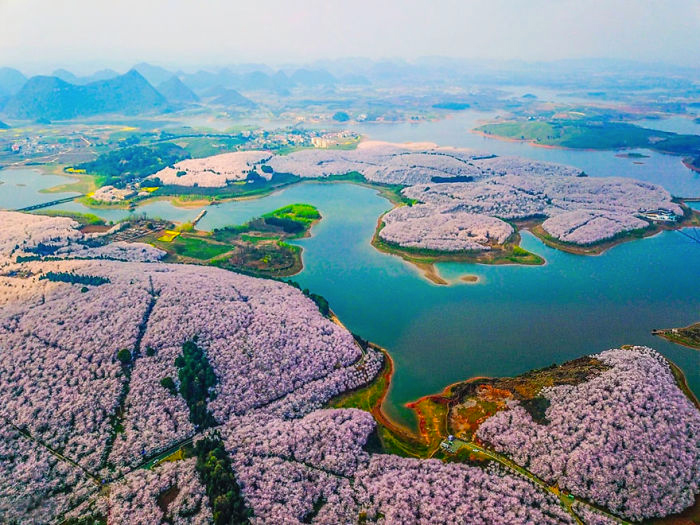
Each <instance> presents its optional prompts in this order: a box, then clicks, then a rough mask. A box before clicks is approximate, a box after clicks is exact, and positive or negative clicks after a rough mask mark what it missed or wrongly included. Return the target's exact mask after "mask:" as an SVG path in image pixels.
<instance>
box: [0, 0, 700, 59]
mask: <svg viewBox="0 0 700 525" xmlns="http://www.w3.org/2000/svg"><path fill="white" fill-rule="evenodd" d="M433 55H439V56H448V57H462V58H469V59H521V60H527V61H532V60H552V59H561V58H591V57H604V58H629V59H635V60H643V61H664V62H672V63H676V64H686V65H692V66H700V0H653V1H652V0H461V1H460V0H386V1H383V0H340V1H336V0H245V1H240V0H226V1H225V0H196V1H195V0H191V1H184V0H0V66H2V65H9V66H15V67H21V68H23V69H25V70H29V71H31V70H39V69H42V68H48V69H53V68H54V67H75V68H77V69H81V68H82V69H87V70H90V69H96V68H100V67H116V68H120V67H121V68H123V67H125V66H128V65H130V64H133V63H135V62H140V61H148V62H152V63H156V64H160V65H164V66H183V67H187V66H194V65H225V64H235V63H244V62H267V63H271V64H281V63H285V62H296V63H304V62H311V61H313V60H316V59H319V58H340V57H349V56H363V57H369V58H389V57H401V58H406V59H409V60H410V59H412V58H417V57H420V56H433Z"/></svg>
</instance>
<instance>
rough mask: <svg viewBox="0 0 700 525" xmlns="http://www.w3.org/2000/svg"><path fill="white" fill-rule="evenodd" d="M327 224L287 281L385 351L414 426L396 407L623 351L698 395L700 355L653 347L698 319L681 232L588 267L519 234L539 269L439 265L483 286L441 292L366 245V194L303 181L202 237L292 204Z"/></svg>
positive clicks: (378, 203)
mask: <svg viewBox="0 0 700 525" xmlns="http://www.w3.org/2000/svg"><path fill="white" fill-rule="evenodd" d="M299 201H303V202H308V203H311V204H314V205H315V206H317V207H318V208H319V210H320V211H321V214H322V215H323V219H322V221H321V222H320V223H318V224H317V225H316V226H315V227H314V229H313V232H312V236H311V237H310V238H307V239H302V240H300V241H297V242H298V244H300V245H301V246H303V247H304V253H303V258H304V270H303V271H302V272H301V273H300V274H299V275H297V276H294V277H293V279H294V280H296V281H298V282H299V283H300V284H301V285H302V286H304V287H308V288H309V289H311V290H313V291H314V292H316V293H320V294H322V295H323V296H325V297H326V298H327V299H328V300H329V302H330V304H331V307H332V308H333V310H334V311H335V312H336V313H337V314H338V316H339V317H340V318H341V319H342V320H343V322H344V323H345V324H346V325H347V326H348V328H349V329H350V330H352V331H353V332H356V333H358V334H360V335H362V337H365V338H367V339H370V340H372V341H375V342H376V343H378V344H380V345H382V346H384V347H385V348H387V349H388V350H389V351H390V353H391V354H392V356H393V357H394V360H395V362H396V374H395V377H394V382H393V386H392V390H391V392H390V394H389V397H388V403H387V405H388V406H387V410H388V411H389V412H390V413H391V414H392V415H393V416H395V417H397V418H399V419H400V420H403V421H406V422H410V421H411V415H410V413H409V412H408V411H407V410H406V409H404V408H403V404H404V403H406V402H408V401H412V400H415V399H416V398H417V397H420V396H422V395H425V394H429V393H433V392H437V391H440V390H441V389H442V388H443V387H444V386H446V385H447V384H449V383H452V382H455V381H460V380H463V379H466V378H469V377H472V376H475V375H512V374H518V373H520V372H524V371H526V370H529V369H532V368H537V367H542V366H546V365H550V364H552V363H553V362H557V363H561V362H563V361H565V360H568V359H572V358H575V357H578V356H580V355H582V354H588V353H595V352H599V351H601V350H605V349H607V348H611V347H615V346H619V345H622V344H644V345H649V346H653V347H654V348H656V349H658V350H659V351H661V352H663V353H664V354H665V355H667V356H668V357H669V358H671V359H672V360H673V361H675V362H676V363H678V364H679V365H680V366H681V367H682V368H683V369H684V371H685V372H686V374H687V376H688V381H689V383H690V385H691V388H693V389H694V391H695V392H699V393H700V352H697V351H694V350H691V349H688V348H684V347H681V346H677V345H673V344H671V343H668V342H666V341H664V340H662V339H659V338H656V337H653V336H652V335H651V334H650V332H651V330H652V329H653V328H661V327H671V326H680V325H685V324H689V323H691V322H696V321H697V320H698V319H700V301H699V300H698V282H700V245H698V244H693V243H692V242H691V241H690V240H688V239H687V238H685V237H683V236H682V235H680V234H679V233H677V232H667V233H663V234H660V235H657V236H655V237H652V238H648V239H644V240H639V241H634V242H629V243H625V244H622V245H620V246H617V247H615V248H613V249H611V250H609V251H608V252H606V253H605V254H603V255H600V256H594V257H586V256H577V255H572V254H567V253H563V252H559V251H557V250H554V249H551V248H548V247H547V246H545V245H543V244H542V243H541V242H539V240H537V239H536V238H535V237H533V236H532V235H529V234H528V233H524V234H523V246H524V247H525V248H527V249H529V250H532V251H534V252H536V253H538V254H539V255H542V256H543V257H544V258H545V259H546V260H547V264H546V265H545V266H541V267H523V266H486V265H474V264H461V263H445V264H440V265H438V268H439V270H440V272H441V273H442V275H443V276H444V277H446V278H448V279H458V277H459V276H461V275H464V274H474V275H478V276H479V278H480V283H478V284H456V285H453V286H437V285H434V284H431V283H430V282H428V281H426V280H425V279H424V278H422V277H421V276H420V275H419V273H418V272H417V270H415V268H414V267H412V266H410V265H408V264H406V263H405V262H404V261H402V260H401V259H400V258H398V257H395V256H391V255H386V254H383V253H380V252H378V251H377V250H375V249H374V248H372V246H371V245H370V244H369V241H370V239H371V237H372V234H373V233H374V228H375V225H376V220H377V217H378V216H379V215H380V214H381V213H382V212H384V211H386V210H387V209H389V208H390V207H391V205H390V203H389V202H387V201H386V200H385V199H383V198H382V197H380V196H378V195H377V194H376V193H375V192H374V191H373V190H371V189H368V188H364V187H360V186H355V185H351V184H322V183H305V184H302V185H298V186H293V187H291V188H288V189H286V190H283V191H281V192H279V193H277V194H274V195H271V196H268V197H264V198H261V199H258V200H253V201H243V202H231V203H226V204H222V205H220V206H217V207H215V208H209V210H210V211H209V213H208V214H207V216H206V217H205V218H204V219H203V220H202V222H201V223H200V225H201V227H202V228H204V229H210V228H216V227H220V226H223V225H226V224H231V223H241V222H245V221H246V220H248V219H249V218H251V217H254V216H258V215H260V214H262V213H265V212H267V211H270V210H272V209H275V208H277V207H279V206H283V205H285V204H291V203H293V202H299Z"/></svg>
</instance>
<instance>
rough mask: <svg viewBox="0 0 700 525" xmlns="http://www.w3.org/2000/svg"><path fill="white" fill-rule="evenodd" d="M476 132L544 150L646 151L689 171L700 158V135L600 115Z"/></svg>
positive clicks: (505, 125)
mask: <svg viewBox="0 0 700 525" xmlns="http://www.w3.org/2000/svg"><path fill="white" fill-rule="evenodd" d="M475 131H476V132H478V133H482V134H484V135H487V136H489V137H495V138H504V139H509V140H523V141H528V142H532V143H533V144H535V145H541V146H552V147H563V148H575V149H602V150H605V149H627V148H645V149H650V150H654V151H658V152H661V153H668V154H672V155H680V156H683V157H686V161H685V162H686V164H687V165H689V167H691V166H695V164H694V160H693V159H695V158H696V157H697V156H698V155H699V154H700V136H698V135H681V134H678V133H671V132H669V131H660V130H655V129H648V128H643V127H640V126H636V125H635V124H631V123H629V122H615V121H613V120H611V119H609V118H599V117H598V116H597V115H593V116H592V117H590V118H587V117H585V116H584V117H580V118H570V115H567V116H565V117H563V118H547V117H546V116H544V115H543V116H538V117H531V118H526V119H518V120H505V121H501V122H494V123H490V124H485V125H483V126H479V127H478V128H476V130H475ZM632 155H633V157H632V158H634V157H636V155H634V154H632ZM638 158H639V157H638ZM691 169H692V168H691Z"/></svg>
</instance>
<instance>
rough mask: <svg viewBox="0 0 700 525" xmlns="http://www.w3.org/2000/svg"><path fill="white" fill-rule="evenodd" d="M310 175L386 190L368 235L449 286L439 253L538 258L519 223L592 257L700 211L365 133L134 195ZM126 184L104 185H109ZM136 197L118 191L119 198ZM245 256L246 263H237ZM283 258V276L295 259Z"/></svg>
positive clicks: (215, 196) (203, 168)
mask: <svg viewBox="0 0 700 525" xmlns="http://www.w3.org/2000/svg"><path fill="white" fill-rule="evenodd" d="M307 180H315V181H323V182H351V183H357V184H362V185H366V186H370V187H372V188H375V189H377V191H379V192H381V194H382V195H384V196H385V197H386V198H387V199H389V200H390V201H391V202H392V204H393V205H394V209H392V210H389V211H388V212H387V213H385V214H384V215H382V216H381V217H380V218H379V220H378V223H377V228H376V231H375V234H374V236H373V239H372V244H373V245H374V246H375V248H377V249H379V250H381V251H384V252H387V253H390V254H394V255H398V256H400V257H402V258H403V259H404V260H406V261H408V262H409V263H411V264H414V265H416V266H417V267H418V268H419V269H420V271H421V272H422V273H423V274H424V275H425V276H426V277H427V278H428V279H430V280H431V281H433V282H434V283H436V284H449V283H447V281H445V280H444V279H443V278H442V277H441V276H440V275H439V272H438V271H437V269H436V267H435V263H437V262H442V261H462V262H475V263H485V264H525V265H538V264H543V263H544V259H543V258H542V257H540V256H538V255H537V254H534V253H531V252H529V251H527V250H525V249H524V248H522V247H521V246H520V245H519V243H520V235H519V231H520V230H523V229H527V230H529V231H531V232H532V233H533V234H535V235H536V236H537V237H539V238H540V239H541V240H542V241H543V242H544V243H545V244H547V245H549V246H552V247H554V248H557V249H560V250H563V251H567V252H571V253H576V254H583V255H588V254H599V253H602V252H603V251H605V250H606V249H608V248H610V247H611V246H615V245H617V244H619V243H621V242H625V241H628V240H631V239H635V238H640V237H645V236H649V235H653V234H655V233H657V232H659V231H661V230H664V229H676V228H682V227H687V226H697V225H700V215H699V214H698V212H695V211H693V210H692V209H690V208H688V207H687V206H686V205H685V204H684V203H683V202H682V201H680V200H678V199H675V198H672V197H671V195H670V194H669V193H668V192H667V191H666V190H665V189H663V188H661V187H659V186H657V185H654V184H649V183H646V182H641V181H637V180H634V179H629V178H621V177H587V176H586V174H585V173H583V172H582V171H581V170H578V169H576V168H573V167H569V166H564V165H559V164H552V163H545V162H538V161H532V160H528V159H523V158H517V157H499V156H496V155H492V154H488V153H484V152H479V151H474V150H470V149H465V148H452V147H440V146H437V145H436V144H432V143H406V144H395V143H387V142H377V141H362V142H360V143H359V144H357V145H356V147H355V148H354V149H351V148H305V149H299V150H296V151H292V152H289V153H286V154H280V153H279V152H269V151H263V150H247V151H238V152H233V153H225V154H220V155H214V156H209V157H202V158H193V159H185V160H181V161H179V162H177V163H175V164H174V165H173V166H172V167H170V166H166V167H164V168H162V169H160V170H159V171H156V172H154V173H152V174H150V175H145V176H142V177H141V179H140V183H139V184H140V188H139V189H140V191H139V192H138V193H134V194H133V195H132V196H133V197H134V198H135V199H137V200H138V199H141V198H145V199H147V200H148V199H152V198H164V197H165V196H166V195H168V194H169V195H171V196H173V197H176V198H178V199H181V200H182V199H185V201H186V202H189V203H194V204H206V203H208V202H210V201H212V200H217V201H220V200H226V199H235V198H244V197H251V196H255V195H260V194H264V193H268V192H270V191H274V190H275V189H278V188H279V187H281V186H285V185H289V184H297V183H301V182H304V181H307ZM150 184H155V185H156V186H153V187H150V186H147V185H150ZM119 191H122V190H116V189H109V190H108V192H109V193H108V195H110V196H111V195H113V194H114V193H115V192H119ZM99 192H102V193H105V192H104V190H99ZM99 192H95V193H94V194H93V196H92V197H91V198H92V199H93V200H94V198H95V196H96V195H98V194H100V193H99ZM119 194H120V195H124V194H123V193H119ZM129 198H131V197H123V198H122V204H123V205H126V203H128V202H129ZM104 199H105V201H107V200H110V199H111V197H104ZM134 202H136V201H132V203H134ZM195 236H196V235H195V234H189V235H182V236H181V239H180V241H179V242H180V243H181V242H184V240H185V239H187V238H190V244H194V243H200V244H201V242H204V241H205V240H206V239H205V235H203V234H200V235H199V237H200V238H199V239H194V237H195ZM217 236H218V237H219V238H220V239H219V240H221V239H222V238H223V236H224V233H223V232H214V234H213V237H210V238H209V241H210V243H211V242H214V241H216V239H217ZM239 240H240V239H239ZM200 241H201V242H200ZM228 241H231V239H228ZM224 245H225V242H224V243H223V244H220V245H219V246H220V249H221V250H223V249H224ZM174 246H178V243H176V244H175V245H174ZM160 247H161V248H166V246H160ZM260 247H261V248H262V247H263V245H260ZM169 251H172V250H169ZM215 251H216V250H215ZM253 252H254V253H255V255H254V256H256V257H257V255H260V258H261V259H262V258H264V257H265V254H263V253H262V252H260V250H253ZM189 253H190V255H191V253H192V252H189ZM206 253H207V254H208V253H209V252H206ZM221 253H223V252H221ZM187 254H188V252H187V251H181V252H180V253H179V255H182V256H187ZM212 257H213V255H212V256H211V257H203V258H205V259H211V258H212ZM243 257H244V258H245V257H246V256H243ZM200 258H201V257H200ZM287 260H289V258H287ZM243 266H245V265H244V264H243V263H242V262H240V261H239V262H238V263H234V266H233V267H235V268H241V267H243ZM288 268H291V269H289V270H285V269H280V271H279V272H277V275H285V274H292V273H294V269H296V271H298V269H299V268H298V265H297V266H294V265H289V266H288ZM285 272H286V273H285ZM269 275H274V272H273V273H270V274H269ZM459 282H461V281H459Z"/></svg>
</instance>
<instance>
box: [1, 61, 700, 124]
mask: <svg viewBox="0 0 700 525" xmlns="http://www.w3.org/2000/svg"><path fill="white" fill-rule="evenodd" d="M535 66H536V67H534V66H533V64H532V63H525V62H520V61H508V62H505V61H501V62H494V61H490V62H489V61H475V60H471V61H467V60H461V59H452V58H441V57H426V58H420V59H417V60H415V61H412V62H407V61H405V60H401V59H392V60H369V59H365V58H345V59H338V60H325V61H317V62H315V63H313V64H311V65H309V66H305V67H282V68H279V69H273V68H271V67H269V66H267V65H264V64H240V65H236V66H230V67H223V68H218V69H214V70H204V69H200V70H197V71H194V72H185V71H180V70H178V71H173V70H169V69H166V68H163V67H160V66H157V65H152V64H148V63H145V62H144V63H140V64H136V65H135V66H134V67H133V68H132V69H131V70H130V71H129V72H128V73H125V74H123V75H120V74H119V73H118V72H116V71H114V70H112V69H102V70H99V71H96V72H94V73H92V74H90V75H88V76H78V75H76V74H74V73H73V72H71V71H68V70H66V69H57V70H54V71H53V72H52V74H51V75H50V76H36V77H32V78H30V79H27V77H26V76H25V75H24V74H22V72H20V71H18V70H16V69H12V68H0V116H3V117H4V118H6V119H40V118H41V119H49V120H51V119H55V120H60V119H67V118H74V117H82V116H90V115H97V114H103V113H112V112H119V113H125V114H136V113H148V112H161V111H167V110H173V109H178V108H181V107H183V106H186V105H190V104H197V103H199V102H200V100H201V101H203V102H204V103H207V104H214V105H220V106H224V107H226V108H236V109H238V108H242V109H246V108H248V109H249V108H254V107H256V106H257V104H256V103H255V101H254V99H255V95H254V92H258V91H267V92H271V93H275V94H277V95H279V96H287V95H289V94H290V93H291V90H292V89H295V88H296V89H302V90H307V91H308V90H311V91H314V90H322V91H323V92H331V91H332V90H334V89H336V88H343V87H358V86H360V87H362V86H368V85H372V86H373V87H375V88H381V87H387V86H389V87H393V86H422V87H430V88H433V89H440V88H441V87H450V88H452V87H454V86H461V87H463V88H468V89H473V87H474V86H475V85H528V86H543V87H547V88H550V89H561V90H571V89H573V90H580V89H586V90H595V91H604V90H609V91H616V90H617V91H619V90H625V89H645V87H654V88H657V89H658V88H669V89H676V90H683V91H685V92H686V93H687V94H688V95H695V94H700V70H698V69H693V68H682V67H677V66H669V65H666V64H642V63H638V62H632V61H625V60H609V59H598V60H595V59H591V60H564V61H556V62H543V63H538V64H535ZM241 92H243V93H244V94H245V95H246V96H244V95H243V94H241ZM249 96H251V97H252V99H253V100H251V98H248V97H249Z"/></svg>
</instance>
